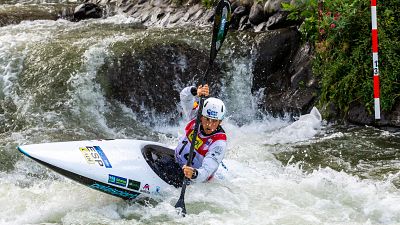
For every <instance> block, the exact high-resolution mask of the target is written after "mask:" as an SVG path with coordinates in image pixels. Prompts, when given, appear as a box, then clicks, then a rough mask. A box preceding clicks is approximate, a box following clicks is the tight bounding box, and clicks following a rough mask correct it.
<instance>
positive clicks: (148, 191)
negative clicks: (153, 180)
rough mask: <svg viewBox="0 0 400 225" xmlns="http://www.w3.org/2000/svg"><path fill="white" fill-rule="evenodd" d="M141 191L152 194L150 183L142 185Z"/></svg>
mask: <svg viewBox="0 0 400 225" xmlns="http://www.w3.org/2000/svg"><path fill="white" fill-rule="evenodd" d="M140 192H143V193H147V194H150V185H149V184H145V185H144V186H143V187H142V189H141V190H140Z"/></svg>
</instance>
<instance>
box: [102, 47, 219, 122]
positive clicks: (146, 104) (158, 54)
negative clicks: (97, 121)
mask: <svg viewBox="0 0 400 225" xmlns="http://www.w3.org/2000/svg"><path fill="white" fill-rule="evenodd" d="M207 65H208V52H206V51H201V50H198V49H196V48H194V47H193V46H190V45H188V44H186V43H182V42H179V41H176V42H169V43H146V46H140V47H137V48H135V49H134V50H133V51H132V50H123V51H122V52H119V53H118V55H115V56H114V57H113V58H110V59H109V60H108V62H106V63H105V65H104V69H105V71H104V73H105V74H106V80H107V82H106V83H107V85H108V88H107V89H108V91H107V92H108V93H107V95H108V97H111V98H113V99H116V100H118V101H120V102H122V103H123V104H125V105H126V106H127V107H129V108H131V109H132V110H133V111H134V112H136V113H137V115H138V116H139V117H140V119H142V120H143V119H147V118H149V117H151V116H153V115H150V114H149V112H152V113H154V114H156V115H165V117H170V121H172V122H173V121H175V119H177V118H179V110H177V109H178V107H177V106H178V104H179V101H180V99H179V92H180V91H181V89H182V88H183V87H186V86H190V85H197V84H199V83H200V80H201V78H202V77H203V75H204V72H205V70H206V68H207ZM222 74H223V73H222V72H221V66H220V65H219V64H218V63H216V64H215V65H214V66H213V67H212V69H211V71H210V74H209V78H210V79H208V80H209V84H210V86H211V91H212V92H211V93H210V94H211V95H213V96H217V95H218V92H216V91H218V90H220V89H221V86H222V84H221V76H222ZM211 78H212V79H211Z"/></svg>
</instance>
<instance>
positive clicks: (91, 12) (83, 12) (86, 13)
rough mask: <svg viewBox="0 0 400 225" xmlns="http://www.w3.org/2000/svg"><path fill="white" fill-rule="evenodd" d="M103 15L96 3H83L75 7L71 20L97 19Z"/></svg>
mask: <svg viewBox="0 0 400 225" xmlns="http://www.w3.org/2000/svg"><path fill="white" fill-rule="evenodd" d="M101 17H103V11H102V9H101V8H100V6H98V5H97V4H94V3H84V4H80V5H78V6H77V7H75V10H74V14H73V20H74V21H80V20H84V19H93V18H94V19H97V18H101Z"/></svg>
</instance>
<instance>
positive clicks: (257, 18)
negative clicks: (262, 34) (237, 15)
mask: <svg viewBox="0 0 400 225" xmlns="http://www.w3.org/2000/svg"><path fill="white" fill-rule="evenodd" d="M265 19H266V18H265V15H264V11H263V7H262V6H261V5H260V4H259V3H257V2H254V4H253V6H252V7H251V9H250V14H249V21H250V23H252V24H254V25H258V24H260V23H262V22H264V21H265Z"/></svg>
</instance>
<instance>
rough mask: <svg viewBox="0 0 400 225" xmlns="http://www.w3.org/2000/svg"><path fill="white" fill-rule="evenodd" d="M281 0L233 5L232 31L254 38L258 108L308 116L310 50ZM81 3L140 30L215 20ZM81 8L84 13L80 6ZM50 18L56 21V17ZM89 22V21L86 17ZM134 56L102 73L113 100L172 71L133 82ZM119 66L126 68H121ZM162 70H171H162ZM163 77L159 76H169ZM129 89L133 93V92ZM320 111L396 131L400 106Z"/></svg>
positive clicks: (139, 4)
mask: <svg viewBox="0 0 400 225" xmlns="http://www.w3.org/2000/svg"><path fill="white" fill-rule="evenodd" d="M282 2H290V1H288V0H268V1H266V2H265V3H261V2H258V1H252V0H241V1H233V2H232V12H233V13H232V22H231V27H230V28H231V31H232V32H235V31H236V32H247V33H249V34H251V36H252V37H254V41H253V44H251V45H252V48H253V50H252V51H253V56H252V58H253V63H252V68H251V70H252V74H253V84H252V89H251V90H252V92H253V94H256V93H259V92H260V91H261V92H263V94H264V99H263V101H262V102H260V105H259V107H260V108H261V109H263V110H264V111H266V112H269V113H271V114H273V115H276V116H279V115H283V114H284V113H287V112H289V113H290V114H291V115H294V116H297V115H300V114H305V113H308V112H309V111H310V110H311V108H312V107H313V106H314V105H316V104H317V103H318V96H319V82H320V81H319V80H318V78H316V77H314V76H313V74H312V68H311V60H312V57H313V48H312V46H310V45H308V44H307V43H303V42H302V40H301V35H300V33H299V32H298V30H297V27H298V25H299V24H300V23H301V21H291V20H288V19H287V12H285V11H282V9H281V3H282ZM84 3H85V4H95V5H96V6H98V7H99V8H101V9H102V10H101V13H102V15H101V16H99V15H98V14H96V17H106V16H109V15H114V14H125V15H127V16H129V17H131V18H132V19H133V21H135V22H136V23H139V24H142V25H143V26H144V27H163V28H172V27H188V26H190V27H196V26H202V27H203V26H211V24H212V21H213V16H214V12H213V9H212V8H206V7H205V6H204V2H203V3H201V2H199V1H198V0H189V1H179V0H176V1H168V0H150V1H146V0H116V1H114V0H87V1H85V2H84ZM80 7H81V9H82V6H80ZM83 9H84V8H83ZM87 9H88V10H87V12H88V13H87V15H89V12H93V10H92V8H87ZM74 12H75V13H76V12H77V4H75V5H69V6H68V7H67V8H64V9H62V10H60V11H59V12H58V13H57V16H58V17H60V16H63V17H64V18H66V19H68V18H69V19H71V18H72V19H74V20H75V21H77V20H80V19H85V18H84V16H83V17H81V18H79V19H78V18H77V17H76V18H74V17H73V13H74ZM96 12H97V13H99V12H100V11H99V10H97V11H96ZM51 15H52V18H54V14H51ZM83 15H85V14H83ZM88 18H93V17H90V16H88ZM48 19H51V18H48ZM0 21H1V19H0ZM185 49H186V50H187V52H186V50H185ZM144 52H147V53H146V54H148V53H151V54H150V55H152V56H153V57H157V56H159V55H162V54H167V53H168V54H169V53H173V54H181V55H186V57H189V58H190V56H191V54H192V53H194V52H193V49H192V48H190V47H187V46H186V47H185V46H184V45H181V44H179V43H178V44H173V45H168V46H163V48H158V50H157V51H154V50H152V48H151V46H150V47H149V48H148V49H146V50H144ZM195 55H196V57H194V58H197V59H202V61H204V62H206V59H205V58H206V57H207V55H206V54H201V53H199V52H195ZM132 58H133V57H132V56H130V55H129V54H125V56H124V59H119V60H117V61H118V63H119V64H118V65H119V67H118V69H117V68H116V67H112V66H111V67H108V68H106V69H105V71H106V73H109V74H111V75H110V78H109V79H110V80H114V81H115V80H124V81H125V82H122V83H121V82H113V83H112V84H113V89H114V90H118V93H117V95H116V94H115V93H114V94H113V96H114V97H115V98H117V99H118V100H120V101H122V102H124V101H128V100H129V99H130V100H132V99H141V98H142V97H143V96H142V94H143V93H142V92H141V91H140V90H145V88H144V87H145V85H143V82H145V83H146V84H149V82H148V81H145V80H146V78H145V77H148V76H150V75H151V74H160V73H162V72H163V71H165V72H168V71H169V72H171V71H174V70H175V69H174V68H173V66H172V67H171V65H170V62H169V61H168V60H162V58H160V60H157V63H158V64H157V65H158V66H156V67H148V71H145V74H147V75H146V76H145V77H143V78H137V79H139V80H142V81H143V82H139V83H135V82H133V81H132V80H129V79H133V78H129V76H126V75H127V74H130V73H131V72H132V70H131V69H130V68H131V66H133V65H136V64H137V62H135V61H134V60H133V61H132ZM136 58H141V60H142V61H143V60H144V61H146V59H147V60H152V57H150V58H149V57H140V56H136ZM121 62H122V63H126V64H124V65H120V63H121ZM190 63H191V64H196V63H195V62H194V61H190ZM162 68H170V69H168V70H163V69H162ZM199 68H202V67H199ZM199 68H198V67H193V69H190V68H187V69H188V71H187V74H191V75H194V74H197V73H198V71H197V70H198V69H199ZM124 70H126V71H124ZM187 74H186V75H187ZM164 75H165V74H164ZM164 75H162V76H161V77H168V76H167V75H165V76H164ZM186 75H185V76H186ZM121 76H122V77H121ZM142 76H144V75H143V74H142ZM130 77H132V76H130ZM135 79H136V78H135ZM195 79H197V78H195ZM150 80H151V82H150V83H151V84H155V85H156V86H157V87H158V91H160V92H163V93H168V88H169V86H170V85H163V84H161V83H162V82H161V81H160V80H159V79H154V80H153V79H150ZM154 82H155V83H154ZM215 85H219V84H215ZM133 89H134V90H136V91H132V90H133ZM157 93H158V92H155V93H146V95H148V96H152V97H154V99H157V96H156V95H157ZM175 95H176V93H175ZM175 95H174V97H173V99H174V102H177V101H178V99H177V96H175ZM124 99H125V100H124ZM154 102H161V101H154ZM125 104H127V105H129V106H130V107H131V108H134V110H136V111H137V110H139V109H137V107H134V106H135V105H136V106H137V105H138V104H137V102H125ZM153 107H155V108H157V109H159V110H160V111H161V112H166V111H167V110H166V107H165V106H161V105H159V103H157V104H156V105H154V106H153ZM320 110H321V111H322V113H323V115H324V117H325V118H326V119H329V120H333V121H337V120H340V121H345V122H350V123H356V124H366V125H376V126H385V127H386V126H387V127H400V103H398V104H397V107H395V109H394V110H393V111H392V112H383V113H382V118H383V119H382V120H381V121H379V122H376V121H375V120H374V119H373V115H372V114H371V113H370V112H369V111H368V110H367V109H365V107H364V106H363V104H362V103H357V102H355V103H354V104H353V105H350V106H349V110H348V112H347V113H346V114H345V115H344V114H343V113H341V112H337V110H336V109H335V106H334V105H332V104H330V105H326V106H323V107H320ZM343 119H344V120H343Z"/></svg>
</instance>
